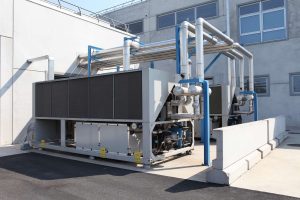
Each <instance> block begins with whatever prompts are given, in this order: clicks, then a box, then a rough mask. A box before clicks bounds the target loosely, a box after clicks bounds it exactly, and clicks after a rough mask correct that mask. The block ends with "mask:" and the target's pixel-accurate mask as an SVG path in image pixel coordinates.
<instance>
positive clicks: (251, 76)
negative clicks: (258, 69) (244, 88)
mask: <svg viewBox="0 0 300 200" xmlns="http://www.w3.org/2000/svg"><path fill="white" fill-rule="evenodd" d="M248 62H249V91H254V74H253V57H251V58H249V61H248Z"/></svg>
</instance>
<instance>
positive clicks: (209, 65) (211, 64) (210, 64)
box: [204, 53, 222, 73]
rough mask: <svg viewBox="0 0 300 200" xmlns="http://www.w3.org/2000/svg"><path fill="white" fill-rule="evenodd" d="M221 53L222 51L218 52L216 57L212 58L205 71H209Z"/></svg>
mask: <svg viewBox="0 0 300 200" xmlns="http://www.w3.org/2000/svg"><path fill="white" fill-rule="evenodd" d="M221 55H222V53H218V55H216V57H214V59H212V61H211V62H210V63H209V64H208V65H207V67H206V68H205V70H204V73H205V72H207V71H208V70H209V69H210V68H211V67H212V66H213V64H214V63H215V62H216V61H217V60H218V59H219V58H220V56H221Z"/></svg>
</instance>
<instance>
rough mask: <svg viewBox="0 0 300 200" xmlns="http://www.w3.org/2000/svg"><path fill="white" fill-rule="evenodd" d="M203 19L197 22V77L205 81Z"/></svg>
mask: <svg viewBox="0 0 300 200" xmlns="http://www.w3.org/2000/svg"><path fill="white" fill-rule="evenodd" d="M203 21H204V20H203V19H202V18H198V19H197V21H196V76H197V77H199V78H201V79H203V80H204V47H203V33H204V30H203Z"/></svg>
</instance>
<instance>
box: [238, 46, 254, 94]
mask: <svg viewBox="0 0 300 200" xmlns="http://www.w3.org/2000/svg"><path fill="white" fill-rule="evenodd" d="M234 47H235V49H237V50H238V51H240V52H241V53H243V54H244V55H246V56H247V57H248V59H249V61H248V68H249V91H254V74H253V55H252V53H250V52H249V51H248V50H246V49H245V48H244V47H242V46H241V45H240V44H238V43H234Z"/></svg>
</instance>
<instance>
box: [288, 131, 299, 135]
mask: <svg viewBox="0 0 300 200" xmlns="http://www.w3.org/2000/svg"><path fill="white" fill-rule="evenodd" d="M289 134H299V135H300V132H293V131H290V132H289Z"/></svg>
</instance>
